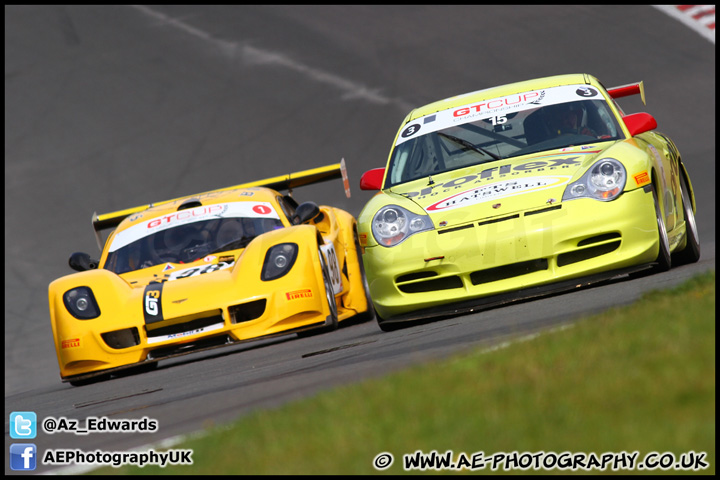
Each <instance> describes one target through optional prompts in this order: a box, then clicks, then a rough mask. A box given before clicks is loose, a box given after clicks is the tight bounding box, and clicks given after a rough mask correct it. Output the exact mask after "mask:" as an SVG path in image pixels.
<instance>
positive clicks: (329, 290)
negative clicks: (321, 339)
mask: <svg viewBox="0 0 720 480" xmlns="http://www.w3.org/2000/svg"><path fill="white" fill-rule="evenodd" d="M318 257H320V268H321V269H322V276H323V283H324V284H325V298H326V299H327V303H328V307H330V315H329V316H328V319H329V320H330V324H329V325H325V326H323V327H320V328H314V329H312V330H305V331H302V332H298V334H297V335H298V337H303V338H304V337H312V336H313V335H318V334H321V333H326V332H332V331H333V330H337V328H338V310H337V302H336V301H335V293H334V292H333V286H332V281H331V280H330V271H329V268H328V266H327V263H326V262H325V257H324V256H323V254H322V251H321V250H318Z"/></svg>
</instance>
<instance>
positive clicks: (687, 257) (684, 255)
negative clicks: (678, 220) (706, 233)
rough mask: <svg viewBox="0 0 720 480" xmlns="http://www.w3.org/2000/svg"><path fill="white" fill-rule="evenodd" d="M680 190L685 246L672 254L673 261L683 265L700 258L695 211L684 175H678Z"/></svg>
mask: <svg viewBox="0 0 720 480" xmlns="http://www.w3.org/2000/svg"><path fill="white" fill-rule="evenodd" d="M680 190H681V192H682V204H683V212H684V213H685V237H686V239H687V240H686V243H685V248H683V249H682V250H681V251H679V252H677V253H675V254H673V258H672V260H673V263H674V264H676V265H684V264H687V263H695V262H697V261H698V260H699V259H700V240H699V236H698V230H697V224H696V223H695V212H693V207H692V201H691V200H690V187H688V183H687V179H686V178H685V175H680Z"/></svg>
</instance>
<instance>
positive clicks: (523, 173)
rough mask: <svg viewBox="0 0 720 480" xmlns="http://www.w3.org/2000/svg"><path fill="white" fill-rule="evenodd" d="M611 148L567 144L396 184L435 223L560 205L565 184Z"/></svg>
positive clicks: (452, 222) (394, 188) (467, 219)
mask: <svg viewBox="0 0 720 480" xmlns="http://www.w3.org/2000/svg"><path fill="white" fill-rule="evenodd" d="M605 150H606V148H601V147H599V146H597V145H592V146H579V147H573V148H565V149H561V150H559V151H557V152H556V153H547V152H544V153H543V154H534V155H526V156H523V157H517V158H512V159H506V160H499V161H496V162H491V163H484V164H480V165H474V166H471V167H466V168H462V169H458V170H453V171H450V172H445V173H442V174H438V175H435V176H432V177H431V178H429V177H428V178H423V179H422V180H416V181H414V182H409V183H405V184H402V185H398V186H396V187H393V188H392V189H391V191H392V192H393V193H397V194H399V195H402V196H404V197H406V198H409V199H410V200H412V201H413V202H415V203H416V204H417V205H418V206H419V207H421V208H422V209H423V210H425V212H426V213H427V214H428V215H430V218H431V219H432V221H433V223H434V224H435V227H436V228H437V227H440V228H442V227H446V226H452V225H458V224H462V223H465V222H469V221H474V220H477V219H483V218H492V217H499V216H505V215H508V214H512V213H515V212H520V211H526V210H533V209H538V208H543V207H548V206H552V205H556V204H559V203H560V201H561V200H562V197H563V193H564V191H565V188H566V187H567V185H568V184H569V183H571V182H572V181H574V180H576V179H577V178H579V177H580V176H581V175H582V173H583V172H585V170H586V169H587V168H588V167H589V166H590V165H591V164H592V163H594V161H595V160H596V159H597V158H599V155H601V154H602V153H603V152H604V151H605Z"/></svg>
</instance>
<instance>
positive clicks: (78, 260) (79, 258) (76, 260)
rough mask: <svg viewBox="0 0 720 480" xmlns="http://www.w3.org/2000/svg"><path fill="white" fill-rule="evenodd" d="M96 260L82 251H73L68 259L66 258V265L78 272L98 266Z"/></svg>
mask: <svg viewBox="0 0 720 480" xmlns="http://www.w3.org/2000/svg"><path fill="white" fill-rule="evenodd" d="M98 263H100V262H98V261H97V260H93V259H92V258H90V255H88V254H87V253H83V252H75V253H73V254H72V255H70V259H69V260H68V265H70V268H72V269H73V270H77V271H78V272H84V271H86V270H94V269H96V268H97V267H98Z"/></svg>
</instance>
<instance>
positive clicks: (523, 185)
mask: <svg viewBox="0 0 720 480" xmlns="http://www.w3.org/2000/svg"><path fill="white" fill-rule="evenodd" d="M570 178H571V177H570V176H553V177H528V178H518V179H511V180H503V181H501V182H496V183H491V184H489V185H483V186H481V187H477V188H473V189H470V190H465V191H464V192H460V193H456V194H455V195H452V196H450V197H447V198H444V199H442V200H440V201H439V202H435V203H433V204H432V205H430V206H429V207H427V208H426V209H425V210H426V211H427V212H429V213H433V212H439V211H447V210H452V209H454V208H460V207H467V206H469V205H474V204H477V203H481V202H487V201H490V200H497V199H499V198H504V197H510V196H513V195H519V194H522V193H528V192H536V191H539V190H545V189H547V188H552V187H557V186H558V185H563V184H565V183H567V182H568V181H569V180H570Z"/></svg>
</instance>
